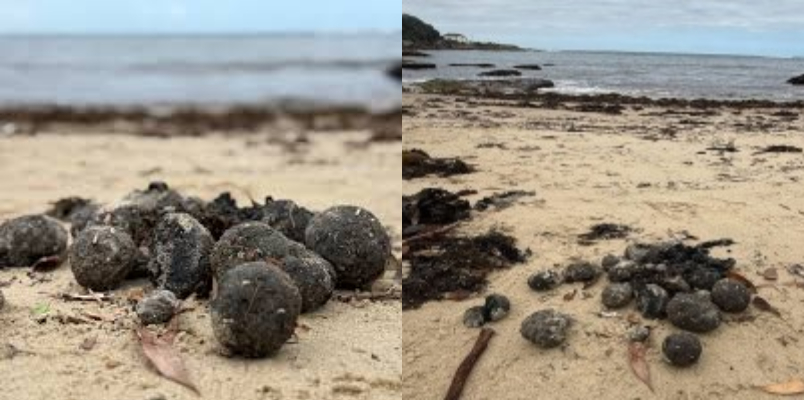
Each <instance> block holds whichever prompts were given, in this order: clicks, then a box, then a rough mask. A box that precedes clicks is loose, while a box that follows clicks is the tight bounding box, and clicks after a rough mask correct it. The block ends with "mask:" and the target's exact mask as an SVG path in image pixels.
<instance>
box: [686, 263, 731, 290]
mask: <svg viewBox="0 0 804 400" xmlns="http://www.w3.org/2000/svg"><path fill="white" fill-rule="evenodd" d="M722 278H723V274H722V273H721V272H720V271H717V270H715V269H714V268H707V267H698V268H691V269H690V270H688V271H687V272H686V273H685V274H684V280H685V281H687V283H689V284H690V286H692V287H693V288H694V289H701V290H712V287H713V286H715V283H716V282H717V281H719V280H720V279H722Z"/></svg>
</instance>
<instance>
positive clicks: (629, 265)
mask: <svg viewBox="0 0 804 400" xmlns="http://www.w3.org/2000/svg"><path fill="white" fill-rule="evenodd" d="M640 270H641V267H640V266H639V265H638V264H637V263H635V262H633V261H629V260H622V261H620V262H618V263H617V264H615V265H614V266H612V267H610V268H609V270H608V276H609V280H610V281H612V282H625V281H628V280H631V278H633V277H634V276H635V275H637V273H639V271H640Z"/></svg>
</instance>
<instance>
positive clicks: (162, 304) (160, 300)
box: [136, 290, 179, 325]
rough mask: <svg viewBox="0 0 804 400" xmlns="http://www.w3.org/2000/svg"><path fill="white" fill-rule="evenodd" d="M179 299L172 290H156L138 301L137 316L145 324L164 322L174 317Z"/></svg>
mask: <svg viewBox="0 0 804 400" xmlns="http://www.w3.org/2000/svg"><path fill="white" fill-rule="evenodd" d="M178 307H179V300H178V299H177V298H176V295H175V294H173V292H171V291H170V290H154V291H153V292H151V293H149V294H148V295H147V296H145V298H143V299H142V300H141V301H140V302H139V303H137V309H136V311H137V316H138V317H139V318H140V321H142V323H143V324H144V325H150V324H164V323H166V322H168V321H170V319H171V318H173V315H174V314H175V313H176V310H177V309H178Z"/></svg>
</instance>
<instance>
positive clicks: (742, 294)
mask: <svg viewBox="0 0 804 400" xmlns="http://www.w3.org/2000/svg"><path fill="white" fill-rule="evenodd" d="M712 302H713V303H715V304H716V305H717V306H718V307H720V309H721V310H723V311H725V312H731V313H737V312H743V311H745V309H746V308H748V304H749V303H751V292H750V291H749V290H748V287H746V286H745V284H744V283H742V282H739V281H736V280H734V279H728V278H726V279H721V280H719V281H717V283H715V285H714V286H713V287H712Z"/></svg>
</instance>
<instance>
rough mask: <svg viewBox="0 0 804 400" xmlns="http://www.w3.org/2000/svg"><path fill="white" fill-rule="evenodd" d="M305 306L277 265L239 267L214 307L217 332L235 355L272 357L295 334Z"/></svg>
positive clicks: (224, 278)
mask: <svg viewBox="0 0 804 400" xmlns="http://www.w3.org/2000/svg"><path fill="white" fill-rule="evenodd" d="M301 305H302V299H301V295H300V294H299V290H298V289H297V288H296V285H294V284H293V281H292V280H291V279H290V277H289V276H288V275H287V274H286V273H284V272H283V271H282V270H280V269H279V268H278V267H276V266H275V265H271V264H268V263H265V262H253V263H247V264H243V265H239V266H237V267H235V268H232V269H231V270H228V271H227V272H226V273H224V274H223V276H222V277H221V280H220V282H219V284H218V295H217V297H215V299H214V300H212V303H211V305H210V309H211V314H212V328H213V332H214V334H215V337H216V338H217V339H218V341H219V342H220V343H221V345H223V346H224V347H225V348H226V349H228V350H229V351H230V352H232V353H234V354H240V355H243V356H245V357H265V356H269V355H272V354H274V353H276V352H277V351H278V350H279V349H280V348H281V347H282V345H283V344H284V343H285V342H286V341H287V340H288V339H289V338H290V337H291V336H292V335H293V331H294V329H295V327H296V319H297V318H298V316H299V313H300V312H301Z"/></svg>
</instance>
